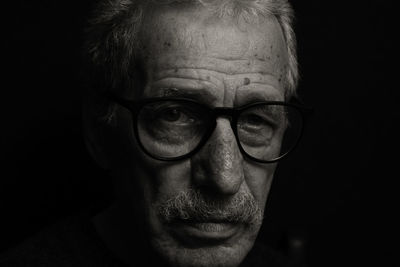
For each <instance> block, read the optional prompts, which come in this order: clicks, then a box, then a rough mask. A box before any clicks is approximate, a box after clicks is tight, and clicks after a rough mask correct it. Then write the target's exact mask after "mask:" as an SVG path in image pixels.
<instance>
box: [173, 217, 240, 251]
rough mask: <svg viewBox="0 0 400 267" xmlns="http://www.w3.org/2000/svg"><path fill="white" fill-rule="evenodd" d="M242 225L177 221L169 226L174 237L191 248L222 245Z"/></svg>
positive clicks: (224, 222)
mask: <svg viewBox="0 0 400 267" xmlns="http://www.w3.org/2000/svg"><path fill="white" fill-rule="evenodd" d="M242 227H243V225H242V224H239V223H233V222H227V221H209V222H207V221H206V222H204V221H201V222H197V221H186V220H179V221H176V222H174V223H173V224H172V225H171V228H172V232H173V233H174V235H175V236H176V237H177V238H178V239H179V240H181V241H182V242H184V243H186V244H187V245H192V246H201V245H212V244H218V243H223V242H226V241H228V240H229V239H231V238H232V237H234V236H235V235H236V234H237V233H238V232H239V231H240V229H241V228H242Z"/></svg>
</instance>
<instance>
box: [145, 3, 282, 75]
mask: <svg viewBox="0 0 400 267" xmlns="http://www.w3.org/2000/svg"><path fill="white" fill-rule="evenodd" d="M142 29H143V30H142V32H141V40H142V43H143V47H142V48H143V51H142V53H143V55H144V59H145V60H147V61H161V60H162V58H164V57H165V56H171V55H177V56H180V57H186V58H195V57H200V58H201V57H209V58H221V59H232V60H235V59H238V60H241V59H257V60H260V61H263V62H265V64H266V65H268V68H270V69H274V70H276V71H277V72H279V71H280V70H281V69H283V68H286V63H287V52H286V51H287V50H286V48H285V42H284V38H283V34H282V31H281V29H280V26H279V24H278V22H277V20H276V19H275V17H273V16H268V17H264V16H261V15H260V16H258V18H256V17H253V18H251V19H250V20H247V21H246V20H245V19H243V17H241V16H238V17H236V16H225V17H219V16H217V15H216V14H215V13H214V12H212V11H211V10H209V9H207V8H205V7H201V6H198V5H173V6H162V7H158V8H155V9H154V10H152V11H151V12H150V13H149V14H148V15H147V16H146V18H145V21H144V24H143V27H142ZM147 63H151V62H147Z"/></svg>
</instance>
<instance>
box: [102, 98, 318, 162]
mask: <svg viewBox="0 0 400 267" xmlns="http://www.w3.org/2000/svg"><path fill="white" fill-rule="evenodd" d="M109 98H110V99H111V100H112V101H115V102H116V103H118V104H119V105H121V106H123V107H125V108H127V109H128V110H130V111H131V113H132V119H133V130H134V134H135V136H136V139H137V141H138V144H139V146H140V147H141V149H142V150H143V151H144V152H145V153H146V154H147V155H149V156H150V157H152V158H154V159H158V160H162V161H174V160H181V159H184V158H188V157H190V156H192V155H193V154H195V153H196V152H198V151H199V150H200V149H201V147H202V146H203V145H204V144H205V143H206V142H207V140H208V139H209V138H210V136H211V135H212V133H213V132H214V129H215V127H216V125H217V118H219V117H226V118H229V120H230V124H231V127H232V130H233V133H234V135H235V137H236V141H237V144H238V147H239V149H240V151H241V153H243V155H245V156H246V157H248V158H250V159H252V160H254V161H256V162H260V163H272V162H276V161H278V160H280V159H282V158H283V157H284V156H286V155H287V154H288V153H289V152H290V151H292V150H293V149H294V148H295V147H296V145H297V144H298V142H299V140H300V138H301V135H302V132H303V126H304V121H305V115H306V114H307V113H309V112H310V111H311V109H310V108H306V107H303V106H301V105H298V104H293V103H287V102H281V101H262V102H255V103H251V104H248V105H244V106H241V107H235V108H226V107H215V108H211V107H209V106H207V105H204V104H201V103H199V102H197V101H194V100H191V99H185V98H175V97H162V98H149V99H145V100H142V101H127V100H124V99H121V98H119V97H116V96H114V95H110V96H109Z"/></svg>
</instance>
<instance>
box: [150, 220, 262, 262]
mask: <svg viewBox="0 0 400 267" xmlns="http://www.w3.org/2000/svg"><path fill="white" fill-rule="evenodd" d="M249 230H250V229H249V228H246V226H244V225H241V224H229V223H215V222H213V223H176V224H173V225H170V226H169V227H168V229H166V232H164V233H163V234H162V235H161V236H158V237H156V238H154V239H153V242H152V243H153V246H154V248H155V249H156V251H157V252H158V253H159V254H160V255H161V256H162V257H163V258H164V259H165V260H166V261H167V262H168V263H169V264H170V265H171V266H238V265H239V264H240V263H241V262H242V261H243V259H244V258H245V257H246V255H247V253H248V252H249V251H250V249H251V248H252V246H253V244H254V240H255V238H256V236H257V232H258V229H257V230H255V229H251V230H253V231H249ZM254 230H255V231H254Z"/></svg>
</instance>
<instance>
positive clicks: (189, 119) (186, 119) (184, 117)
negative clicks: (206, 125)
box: [155, 108, 195, 124]
mask: <svg viewBox="0 0 400 267" xmlns="http://www.w3.org/2000/svg"><path fill="white" fill-rule="evenodd" d="M155 119H159V120H162V121H165V122H168V123H179V124H188V123H194V122H195V118H194V116H193V115H192V114H189V112H187V111H184V110H182V109H179V108H166V109H162V110H160V111H158V112H157V114H156V116H155Z"/></svg>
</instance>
